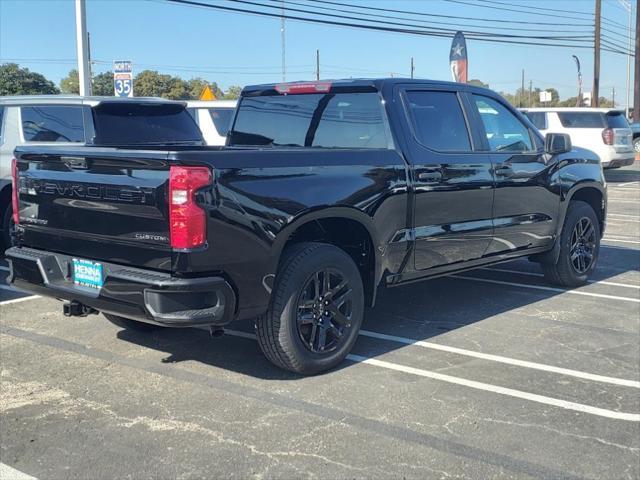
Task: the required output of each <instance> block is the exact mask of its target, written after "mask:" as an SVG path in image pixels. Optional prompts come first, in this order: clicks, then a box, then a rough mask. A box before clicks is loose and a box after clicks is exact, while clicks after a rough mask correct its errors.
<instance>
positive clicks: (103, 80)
mask: <svg viewBox="0 0 640 480" xmlns="http://www.w3.org/2000/svg"><path fill="white" fill-rule="evenodd" d="M60 90H62V92H63V93H72V94H75V95H78V94H79V93H80V80H79V77H78V71H77V70H76V69H73V70H71V71H70V72H69V74H68V75H67V76H66V77H64V78H63V79H62V80H60ZM91 90H92V92H91V93H92V94H93V95H100V96H113V72H103V73H99V74H98V75H95V76H94V77H93V78H92V79H91Z"/></svg>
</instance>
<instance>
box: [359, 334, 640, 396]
mask: <svg viewBox="0 0 640 480" xmlns="http://www.w3.org/2000/svg"><path fill="white" fill-rule="evenodd" d="M360 335H363V336H365V337H371V338H377V339H379V340H388V341H391V342H397V343H403V344H405V345H415V346H418V347H423V348H430V349H432V350H441V351H443V352H448V353H455V354H458V355H464V356H467V357H474V358H480V359H482V360H489V361H492V362H498V363H505V364H508V365H516V366H518V367H524V368H531V369H534V370H542V371H545V372H553V373H559V374H561V375H567V376H570V377H576V378H583V379H585V380H592V381H594V382H602V383H611V384H613V385H620V386H623V387H633V388H640V381H636V380H627V379H624V378H615V377H607V376H605V375H597V374H594V373H588V372H581V371H579V370H572V369H570V368H562V367H554V366H553V365H546V364H544V363H537V362H529V361H526V360H518V359H515V358H509V357H503V356H502V355H493V354H489V353H481V352H476V351H473V350H466V349H464V348H457V347H450V346H448V345H441V344H439V343H433V342H425V341H424V340H417V339H413V338H406V337H398V336H396V335H387V334H385V333H378V332H372V331H369V330H361V331H360Z"/></svg>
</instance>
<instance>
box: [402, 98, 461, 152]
mask: <svg viewBox="0 0 640 480" xmlns="http://www.w3.org/2000/svg"><path fill="white" fill-rule="evenodd" d="M407 99H408V100H409V110H410V112H411V117H412V122H413V126H414V130H415V134H416V137H417V139H418V141H419V142H420V143H422V144H423V145H424V146H426V147H429V148H431V149H433V150H437V151H441V152H447V151H449V152H451V151H458V152H460V151H463V152H468V151H470V150H471V142H470V141H469V132H468V131H467V125H466V123H465V121H464V115H463V114H462V108H461V107H460V103H459V102H458V96H457V95H456V94H455V93H454V92H407Z"/></svg>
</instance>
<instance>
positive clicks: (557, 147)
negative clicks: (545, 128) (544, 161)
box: [544, 133, 572, 155]
mask: <svg viewBox="0 0 640 480" xmlns="http://www.w3.org/2000/svg"><path fill="white" fill-rule="evenodd" d="M571 148H572V147H571V137H570V136H569V135H567V134H566V133H547V135H546V136H545V137H544V152H545V153H548V154H550V155H558V154H560V153H567V152H570V151H571Z"/></svg>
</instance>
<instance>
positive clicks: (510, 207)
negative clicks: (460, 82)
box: [470, 94, 559, 255]
mask: <svg viewBox="0 0 640 480" xmlns="http://www.w3.org/2000/svg"><path fill="white" fill-rule="evenodd" d="M470 98H471V102H472V103H473V105H474V107H475V113H476V115H478V117H479V118H480V119H481V122H480V123H481V128H482V127H484V133H485V135H484V137H485V138H484V140H485V148H486V149H488V150H489V151H490V152H491V158H492V160H493V165H494V168H493V175H494V176H495V185H496V189H495V196H494V201H493V225H494V233H493V241H492V242H491V245H490V247H489V249H488V251H487V255H495V254H499V253H508V252H513V251H517V250H522V249H528V248H535V247H541V246H546V245H548V244H550V243H551V242H552V240H553V233H554V225H555V218H556V215H557V213H558V208H559V201H558V196H557V194H556V193H555V192H554V190H553V188H552V187H551V182H552V179H551V170H552V168H553V164H552V162H548V163H546V160H547V156H546V155H545V154H544V144H543V142H542V138H541V137H539V136H538V135H537V134H536V133H535V132H533V131H532V129H531V128H530V127H529V126H528V125H527V124H526V123H524V122H523V121H522V120H521V119H520V118H519V117H518V115H517V114H516V112H515V111H514V110H513V109H512V108H510V107H509V106H507V104H506V103H504V102H502V101H500V100H498V99H496V98H494V97H489V96H484V95H478V94H473V95H470Z"/></svg>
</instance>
